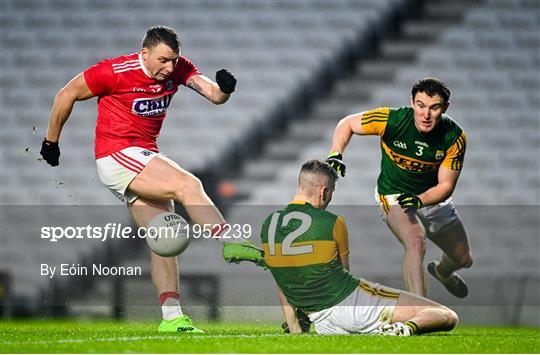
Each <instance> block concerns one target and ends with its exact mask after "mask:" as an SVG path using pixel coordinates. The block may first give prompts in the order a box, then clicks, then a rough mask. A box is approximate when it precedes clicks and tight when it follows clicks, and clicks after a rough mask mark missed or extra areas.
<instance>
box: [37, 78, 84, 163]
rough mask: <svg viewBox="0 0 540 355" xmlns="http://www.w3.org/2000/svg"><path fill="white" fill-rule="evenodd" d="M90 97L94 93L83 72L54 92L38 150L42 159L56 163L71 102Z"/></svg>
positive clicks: (71, 107)
mask: <svg viewBox="0 0 540 355" xmlns="http://www.w3.org/2000/svg"><path fill="white" fill-rule="evenodd" d="M92 97H94V94H92V92H91V91H90V89H89V88H88V85H87V84H86V81H85V79H84V75H83V73H80V74H79V75H77V76H76V77H74V78H73V79H71V81H70V82H69V83H68V84H67V85H66V86H64V87H63V88H61V89H60V90H59V91H58V93H57V94H56V97H55V98H54V104H53V107H52V110H51V116H50V118H49V126H48V127H47V134H46V136H45V139H44V140H43V144H42V145H41V152H40V153H41V156H42V157H43V159H45V161H46V162H47V163H49V164H50V165H52V166H57V165H58V159H59V157H60V148H59V147H58V141H59V140H60V133H61V132H62V128H63V127H64V124H65V123H66V121H67V119H68V118H69V115H70V114H71V110H72V109H73V104H74V103H75V101H82V100H87V99H90V98H92Z"/></svg>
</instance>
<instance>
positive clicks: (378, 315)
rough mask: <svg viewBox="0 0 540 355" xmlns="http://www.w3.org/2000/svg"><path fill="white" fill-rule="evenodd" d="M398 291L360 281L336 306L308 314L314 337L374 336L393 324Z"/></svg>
mask: <svg viewBox="0 0 540 355" xmlns="http://www.w3.org/2000/svg"><path fill="white" fill-rule="evenodd" d="M399 294H400V291H399V290H396V289H394V288H390V287H386V286H382V285H379V284H378V283H373V282H368V281H366V280H364V279H360V284H359V285H358V287H357V288H356V289H355V290H354V291H353V292H352V293H351V294H350V295H349V296H347V298H345V299H344V300H343V301H341V302H339V303H338V304H337V305H335V306H333V307H330V308H327V309H323V310H322V311H319V312H314V313H310V314H309V319H310V320H311V321H312V322H313V325H314V326H315V331H316V332H317V334H373V333H374V332H375V331H376V330H377V328H379V327H380V326H381V325H384V324H388V323H390V321H391V320H392V316H393V315H394V311H395V309H396V304H397V301H398V298H399Z"/></svg>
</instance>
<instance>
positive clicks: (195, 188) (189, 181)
mask: <svg viewBox="0 0 540 355" xmlns="http://www.w3.org/2000/svg"><path fill="white" fill-rule="evenodd" d="M176 184H177V187H176V189H175V195H176V199H177V200H179V201H184V200H185V199H186V197H187V196H190V195H194V194H202V193H204V189H203V185H202V182H201V180H199V178H197V177H196V176H195V175H185V176H184V177H183V178H182V179H181V180H179V181H177V182H176Z"/></svg>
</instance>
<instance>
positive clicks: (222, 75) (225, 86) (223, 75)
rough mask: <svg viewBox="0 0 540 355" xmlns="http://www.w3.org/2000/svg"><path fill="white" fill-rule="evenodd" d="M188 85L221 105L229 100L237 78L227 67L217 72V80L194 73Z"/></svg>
mask: <svg viewBox="0 0 540 355" xmlns="http://www.w3.org/2000/svg"><path fill="white" fill-rule="evenodd" d="M187 86H188V87H189V88H191V89H193V90H195V91H196V92H198V93H199V94H200V95H202V96H204V97H206V98H207V99H208V100H209V101H210V102H212V103H214V104H216V105H221V104H223V103H225V102H227V100H229V97H230V96H231V94H232V93H233V92H234V90H235V88H236V78H235V76H234V74H233V73H231V72H230V71H228V70H227V69H221V70H219V71H218V72H217V73H216V82H214V81H212V80H211V79H209V78H208V77H206V76H204V75H194V76H192V77H191V78H189V80H188V82H187Z"/></svg>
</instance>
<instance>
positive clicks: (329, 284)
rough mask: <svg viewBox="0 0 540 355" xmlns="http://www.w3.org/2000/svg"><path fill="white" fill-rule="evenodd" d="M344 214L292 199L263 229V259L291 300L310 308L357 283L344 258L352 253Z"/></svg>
mask: <svg viewBox="0 0 540 355" xmlns="http://www.w3.org/2000/svg"><path fill="white" fill-rule="evenodd" d="M347 238H348V236H347V227H346V226H345V222H344V221H343V218H341V217H339V216H337V215H335V214H332V213H330V212H327V211H324V210H320V209H317V208H315V207H313V206H312V205H311V204H309V203H307V202H303V201H293V202H291V203H290V204H289V205H288V206H286V207H285V208H283V209H281V210H278V211H276V212H274V213H272V214H271V215H270V216H268V217H267V218H266V219H265V221H264V223H263V225H262V229H261V239H262V244H263V249H264V259H265V262H266V264H267V267H268V268H269V269H270V271H271V272H272V275H273V277H274V279H275V280H276V282H277V284H278V286H279V288H280V289H281V291H283V294H284V295H285V297H286V298H287V300H288V301H289V303H290V304H291V305H292V306H294V307H298V308H300V309H301V310H303V311H306V312H315V311H320V310H323V309H326V308H329V307H332V306H334V305H336V304H338V303H339V302H341V301H342V300H343V299H345V298H346V297H347V296H348V295H350V294H351V292H353V290H354V289H355V288H356V287H358V282H359V281H358V280H357V279H356V278H354V277H353V276H352V275H351V274H350V273H349V272H348V271H347V270H346V269H345V268H344V267H343V265H342V264H341V261H340V254H341V255H347V254H348V253H349V249H348V242H347Z"/></svg>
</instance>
